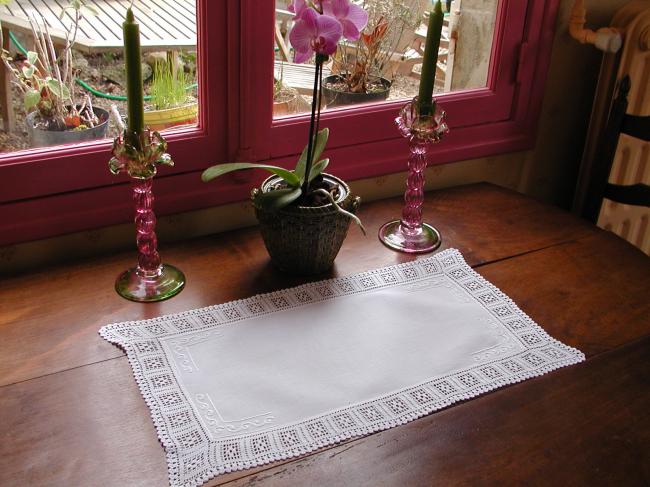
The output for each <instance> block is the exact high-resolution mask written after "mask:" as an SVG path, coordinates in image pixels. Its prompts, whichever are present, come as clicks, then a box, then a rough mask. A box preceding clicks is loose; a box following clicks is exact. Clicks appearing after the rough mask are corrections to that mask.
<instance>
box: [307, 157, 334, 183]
mask: <svg viewBox="0 0 650 487" xmlns="http://www.w3.org/2000/svg"><path fill="white" fill-rule="evenodd" d="M329 163H330V160H329V159H323V160H322V161H318V162H317V163H316V164H314V165H313V166H312V168H311V174H310V175H309V182H310V183H311V182H312V181H313V180H314V178H315V177H316V176H318V175H319V174H321V173H322V172H323V171H324V170H325V168H326V167H327V165H328V164H329Z"/></svg>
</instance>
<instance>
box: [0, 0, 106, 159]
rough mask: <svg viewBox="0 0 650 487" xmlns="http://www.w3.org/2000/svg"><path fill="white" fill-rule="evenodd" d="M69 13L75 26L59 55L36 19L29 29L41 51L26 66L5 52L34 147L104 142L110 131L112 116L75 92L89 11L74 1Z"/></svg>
mask: <svg viewBox="0 0 650 487" xmlns="http://www.w3.org/2000/svg"><path fill="white" fill-rule="evenodd" d="M66 9H71V10H73V12H74V22H73V25H72V27H71V28H70V31H69V35H68V37H67V40H66V43H65V46H64V47H63V50H62V51H61V52H60V53H59V54H58V55H57V53H56V51H55V49H54V44H53V42H52V38H51V37H50V35H49V32H48V30H47V28H45V20H44V19H41V21H37V20H36V19H35V18H30V19H29V23H30V25H31V28H32V35H33V39H34V45H35V46H36V47H35V49H36V51H29V52H28V53H27V56H26V59H25V60H24V61H18V60H14V59H13V58H12V57H10V53H9V52H8V51H5V50H3V51H2V62H3V64H4V68H6V69H7V70H8V71H9V72H10V73H11V74H12V82H13V84H14V86H16V87H17V88H18V90H19V91H20V92H21V93H22V95H23V102H24V103H23V104H24V108H25V111H26V112H27V113H28V114H27V117H26V118H25V125H26V129H27V133H28V135H29V139H30V144H31V145H32V147H43V146H50V145H58V144H66V143H76V142H82V141H88V140H93V139H100V138H104V137H105V136H106V131H107V129H108V119H109V116H108V112H107V111H106V110H104V109H103V108H99V107H94V106H93V105H92V100H91V98H90V96H89V95H84V96H83V97H80V96H77V95H76V92H75V81H74V73H73V51H72V48H73V46H74V43H75V36H76V33H77V31H78V29H77V28H76V27H77V25H78V23H79V20H80V19H81V16H82V15H83V14H82V9H87V7H86V5H85V2H83V1H82V0H75V1H73V2H71V3H70V5H68V6H67V7H66ZM0 34H1V26H0Z"/></svg>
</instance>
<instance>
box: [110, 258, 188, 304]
mask: <svg viewBox="0 0 650 487" xmlns="http://www.w3.org/2000/svg"><path fill="white" fill-rule="evenodd" d="M184 286H185V275H184V274H183V273H182V272H181V271H180V270H179V269H177V268H176V267H174V266H172V265H169V264H162V265H161V266H160V267H159V268H158V270H157V271H155V272H152V273H147V272H145V271H143V270H142V269H140V268H139V267H133V268H131V269H129V270H127V271H124V272H123V273H122V274H120V276H119V277H118V278H117V280H116V281H115V290H116V291H117V293H118V294H119V295H120V296H122V297H123V298H126V299H128V300H130V301H137V302H139V303H151V302H155V301H163V300H165V299H169V298H171V297H172V296H176V295H177V294H178V293H180V292H181V291H182V289H183V287H184Z"/></svg>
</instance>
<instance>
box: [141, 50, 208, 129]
mask: <svg viewBox="0 0 650 487" xmlns="http://www.w3.org/2000/svg"><path fill="white" fill-rule="evenodd" d="M190 84H191V79H190V76H189V75H188V74H186V73H185V72H184V71H183V70H182V69H180V68H179V69H173V67H172V64H171V63H168V62H165V63H156V64H155V68H154V73H153V81H152V82H151V85H150V86H149V93H150V95H151V99H150V103H149V104H150V106H149V107H148V109H147V110H146V111H145V112H144V123H145V124H146V125H147V126H148V127H149V128H150V129H151V130H164V129H167V128H170V127H175V126H178V125H189V124H193V123H196V118H197V115H198V111H199V105H198V102H197V100H196V98H194V97H193V96H192V95H191V94H189V93H188V87H189V86H190Z"/></svg>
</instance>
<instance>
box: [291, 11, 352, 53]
mask: <svg viewBox="0 0 650 487" xmlns="http://www.w3.org/2000/svg"><path fill="white" fill-rule="evenodd" d="M296 3H300V1H297V2H296ZM295 6H297V5H295ZM299 12H300V13H298V12H296V19H297V20H296V21H295V23H294V26H293V29H291V33H290V34H289V40H290V41H291V45H292V46H293V48H294V49H295V51H296V54H295V57H294V62H296V63H304V62H305V61H307V60H308V59H309V58H310V57H311V55H312V54H313V53H317V54H324V55H326V56H329V55H330V54H334V53H335V52H336V47H337V44H338V42H339V39H340V38H341V35H342V34H343V27H342V25H341V23H340V22H339V21H338V20H336V19H335V18H333V17H330V16H329V15H321V14H318V13H317V12H316V11H315V10H314V9H312V8H303V9H302V10H299Z"/></svg>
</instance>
